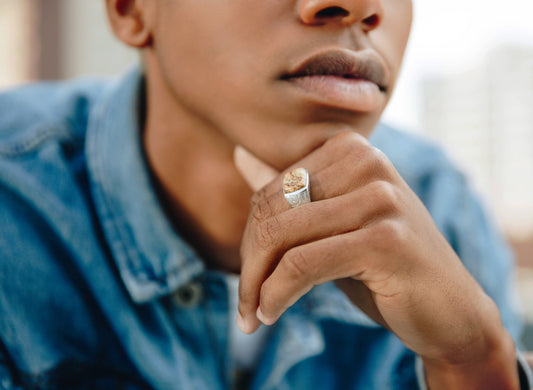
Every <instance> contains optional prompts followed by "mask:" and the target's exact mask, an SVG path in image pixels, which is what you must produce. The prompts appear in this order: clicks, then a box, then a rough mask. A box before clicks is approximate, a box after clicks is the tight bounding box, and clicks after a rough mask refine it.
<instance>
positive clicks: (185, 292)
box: [172, 282, 204, 308]
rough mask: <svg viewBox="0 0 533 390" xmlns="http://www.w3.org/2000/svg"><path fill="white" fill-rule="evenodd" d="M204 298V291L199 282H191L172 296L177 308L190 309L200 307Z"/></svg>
mask: <svg viewBox="0 0 533 390" xmlns="http://www.w3.org/2000/svg"><path fill="white" fill-rule="evenodd" d="M203 296H204V290H203V288H202V285H201V284H200V283H199V282H190V283H188V284H186V285H184V286H181V287H180V288H178V289H177V290H176V292H175V293H174V294H173V295H172V300H173V301H174V303H175V304H176V305H177V306H180V307H184V308H189V307H193V306H196V305H198V303H200V301H201V300H202V298H203Z"/></svg>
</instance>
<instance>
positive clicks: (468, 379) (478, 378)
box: [422, 330, 520, 390]
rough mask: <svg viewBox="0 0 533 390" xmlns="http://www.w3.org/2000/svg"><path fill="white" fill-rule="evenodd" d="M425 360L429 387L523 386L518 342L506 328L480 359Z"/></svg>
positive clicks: (488, 389)
mask: <svg viewBox="0 0 533 390" xmlns="http://www.w3.org/2000/svg"><path fill="white" fill-rule="evenodd" d="M422 360H423V363H424V371H425V376H426V382H427V385H428V388H429V390H440V389H457V390H462V389H465V390H466V389H468V390H472V389H483V390H492V389H494V390H515V389H516V390H519V389H520V382H519V377H518V367H517V360H516V349H515V345H514V342H513V340H512V338H511V336H510V335H509V333H508V332H507V331H505V330H504V331H503V332H502V337H501V338H500V339H499V340H496V342H495V343H494V344H493V345H492V347H491V348H490V350H489V352H488V353H487V354H486V355H485V356H484V357H483V358H482V359H480V360H479V361H476V362H473V363H468V364H457V365H454V364H445V363H442V362H437V361H431V360H429V359H422Z"/></svg>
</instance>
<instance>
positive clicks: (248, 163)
mask: <svg viewBox="0 0 533 390" xmlns="http://www.w3.org/2000/svg"><path fill="white" fill-rule="evenodd" d="M233 161H234V163H235V166H236V167H237V170H238V171H239V173H240V174H241V175H242V177H243V178H244V180H246V182H247V183H248V185H249V186H250V188H251V189H252V190H254V191H258V190H259V189H260V188H262V187H264V186H265V185H266V184H268V183H270V182H271V181H272V180H274V179H275V178H276V177H277V176H278V175H279V172H278V171H277V170H276V169H274V168H273V167H271V166H270V165H268V164H267V163H265V162H263V161H261V160H259V159H258V158H257V157H256V156H254V155H253V154H252V153H250V152H249V151H248V150H246V149H244V148H243V147H242V146H240V145H237V146H236V147H235V150H234V152H233Z"/></svg>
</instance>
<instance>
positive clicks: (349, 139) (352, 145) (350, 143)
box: [324, 131, 368, 155]
mask: <svg viewBox="0 0 533 390" xmlns="http://www.w3.org/2000/svg"><path fill="white" fill-rule="evenodd" d="M324 145H325V147H326V148H328V149H330V150H332V151H334V152H335V153H336V154H337V155H345V154H349V153H351V152H353V151H354V150H358V149H360V148H361V146H365V145H368V140H367V139H366V138H365V137H363V136H362V135H360V134H358V133H356V132H354V131H343V132H341V133H339V134H337V135H335V136H334V137H331V138H329V139H328V140H327V141H326V143H325V144H324Z"/></svg>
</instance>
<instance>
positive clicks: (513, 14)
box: [384, 0, 533, 131]
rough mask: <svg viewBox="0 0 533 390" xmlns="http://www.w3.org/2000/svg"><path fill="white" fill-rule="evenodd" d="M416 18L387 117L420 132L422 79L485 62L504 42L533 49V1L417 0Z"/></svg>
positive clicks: (389, 120)
mask: <svg viewBox="0 0 533 390" xmlns="http://www.w3.org/2000/svg"><path fill="white" fill-rule="evenodd" d="M413 3H414V22H413V29H412V33H411V40H410V42H409V45H408V48H407V52H406V57H405V60H404V65H403V70H402V74H401V76H400V80H399V83H398V85H397V87H396V91H395V94H394V96H393V99H392V101H391V103H390V104H389V107H388V108H387V111H386V112H385V117H384V119H385V120H386V121H388V122H390V123H393V124H396V125H399V126H402V127H404V128H406V129H408V130H413V131H421V129H420V126H421V125H420V119H419V117H420V115H419V113H418V107H419V96H420V95H419V90H420V87H419V85H420V81H421V80H422V79H423V78H425V77H427V76H428V75H439V74H452V73H455V72H461V71H463V70H467V69H471V68H474V67H475V66H476V64H479V63H480V62H482V61H483V58H484V56H485V55H486V53H487V52H489V51H490V50H491V48H494V47H498V46H500V45H504V44H513V45H521V46H527V47H531V48H532V49H533V20H532V19H533V0H505V1H502V0H446V1H437V0H413Z"/></svg>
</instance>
